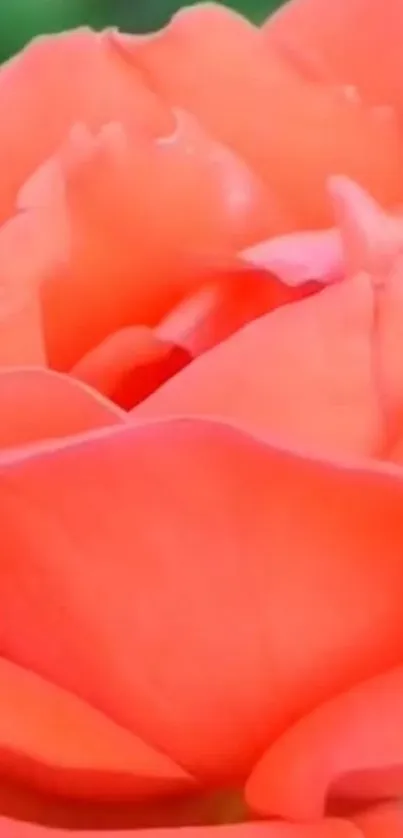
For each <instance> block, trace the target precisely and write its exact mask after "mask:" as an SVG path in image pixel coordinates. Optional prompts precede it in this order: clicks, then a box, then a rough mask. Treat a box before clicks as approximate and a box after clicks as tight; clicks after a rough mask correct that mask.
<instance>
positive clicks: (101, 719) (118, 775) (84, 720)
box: [0, 658, 193, 800]
mask: <svg viewBox="0 0 403 838" xmlns="http://www.w3.org/2000/svg"><path fill="white" fill-rule="evenodd" d="M0 685H1V689H0V771H1V772H2V774H5V775H6V776H7V777H8V779H10V778H13V779H19V780H22V781H24V782H25V783H29V784H30V785H31V786H32V785H33V786H34V788H39V789H46V790H51V791H53V792H56V793H57V794H64V795H68V796H73V797H75V796H78V797H84V798H86V797H90V798H91V797H92V798H101V799H102V798H106V799H109V800H113V799H116V798H118V799H122V798H123V799H124V798H133V797H142V796H144V795H149V794H151V795H154V794H157V793H162V792H164V793H169V792H172V791H178V790H182V789H187V788H189V787H191V786H192V785H193V781H192V778H191V777H190V776H189V775H188V774H187V773H186V772H185V771H183V770H182V769H181V768H180V767H179V766H176V765H175V763H174V762H172V761H171V760H169V759H168V757H166V756H164V755H163V754H160V753H158V752H157V751H155V750H154V749H153V748H152V747H150V746H149V745H147V744H146V743H145V742H142V741H141V740H140V739H138V738H136V737H134V736H133V735H132V734H130V733H128V732H127V731H125V730H123V729H122V728H120V727H119V726H118V725H116V724H114V722H113V721H111V720H110V719H108V718H107V717H106V716H103V715H102V714H101V713H99V712H98V711H97V710H95V709H94V708H92V707H91V706H89V705H88V704H86V703H84V702H82V701H81V700H79V699H78V698H76V697H75V696H73V695H71V694H70V693H68V692H65V691H63V690H61V689H60V688H59V687H56V686H54V685H53V684H52V683H50V682H48V681H46V680H43V679H41V678H39V677H38V676H37V675H34V674H33V673H32V672H29V671H27V670H24V669H21V668H20V667H18V666H16V665H15V664H13V663H10V661H7V660H4V659H3V658H0Z"/></svg>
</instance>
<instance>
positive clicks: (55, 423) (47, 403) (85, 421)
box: [0, 368, 125, 448]
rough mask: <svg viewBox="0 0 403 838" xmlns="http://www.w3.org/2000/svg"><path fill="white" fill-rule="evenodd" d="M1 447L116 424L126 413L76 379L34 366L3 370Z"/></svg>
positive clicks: (61, 436) (0, 385)
mask: <svg viewBox="0 0 403 838" xmlns="http://www.w3.org/2000/svg"><path fill="white" fill-rule="evenodd" d="M0 404H1V411H0V448H8V447H12V446H16V445H26V444H27V443H31V442H35V441H36V440H40V439H50V438H53V439H57V438H63V437H65V436H69V435H71V434H77V433H81V432H83V431H87V430H91V429H95V428H102V427H106V426H107V425H116V424H119V423H121V422H124V421H125V414H124V413H123V412H121V411H120V410H119V409H118V408H117V407H115V405H113V404H112V403H110V402H108V401H107V400H106V399H102V398H101V397H100V396H98V395H97V394H96V393H95V392H93V391H92V390H90V389H89V388H88V387H85V386H84V385H81V384H79V383H78V382H75V381H74V380H73V379H72V378H69V377H67V376H64V375H61V374H59V373H55V372H51V371H50V370H41V369H34V368H31V369H29V368H27V369H21V368H18V369H15V370H3V371H0Z"/></svg>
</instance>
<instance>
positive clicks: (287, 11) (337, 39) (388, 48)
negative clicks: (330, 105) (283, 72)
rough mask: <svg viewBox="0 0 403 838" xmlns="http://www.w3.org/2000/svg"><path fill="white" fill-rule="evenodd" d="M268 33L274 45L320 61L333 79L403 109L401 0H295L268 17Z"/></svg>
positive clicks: (327, 76)
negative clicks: (332, 1)
mask: <svg viewBox="0 0 403 838" xmlns="http://www.w3.org/2000/svg"><path fill="white" fill-rule="evenodd" d="M264 33H265V37H266V41H267V44H268V47H269V49H273V48H279V49H281V50H287V51H288V50H291V51H292V52H293V53H294V55H295V58H296V60H298V59H299V60H301V61H304V60H307V61H313V62H316V63H317V64H318V66H319V68H320V69H321V71H322V72H323V75H324V77H325V79H327V80H328V81H329V82H339V83H343V84H345V85H351V86H354V87H356V88H358V95H360V96H362V97H363V99H364V100H365V101H366V102H369V103H371V104H373V105H391V106H393V107H395V108H396V109H397V110H398V111H399V112H400V113H402V110H403V81H402V79H403V55H402V50H401V40H402V36H403V20H402V7H401V4H400V0H388V2H387V3H386V4H384V3H382V2H380V0H373V2H371V3H368V2H367V0H338V2H337V3H329V2H328V1H327V0H291V2H288V3H286V4H285V5H284V6H283V8H281V9H280V10H279V11H278V12H277V13H276V14H274V15H273V16H272V17H270V18H269V19H268V20H267V23H266V26H265V28H264ZM357 33H359V37H357Z"/></svg>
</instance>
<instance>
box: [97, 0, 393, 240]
mask: <svg viewBox="0 0 403 838" xmlns="http://www.w3.org/2000/svg"><path fill="white" fill-rule="evenodd" d="M325 2H326V0H325ZM396 2H397V0H396ZM113 39H114V41H115V43H116V44H117V45H118V46H119V47H120V49H121V51H122V53H123V54H125V55H126V57H127V61H128V63H129V64H130V66H132V67H135V68H136V69H140V70H141V71H142V72H144V73H145V75H146V78H147V80H148V81H149V83H150V84H151V85H152V87H153V89H154V90H157V91H158V92H159V93H160V95H161V96H162V97H163V98H164V100H165V101H166V102H167V103H169V104H171V105H174V106H178V105H179V106H180V107H183V108H185V109H187V110H189V111H191V112H192V113H193V114H195V116H196V117H197V118H198V119H199V120H200V121H201V123H202V124H203V125H205V126H206V127H207V128H208V129H209V130H210V131H212V133H213V135H214V136H216V137H218V138H219V139H221V140H222V141H224V142H225V143H226V144H228V145H229V146H230V147H232V148H233V149H235V150H236V151H237V152H238V153H240V154H241V155H242V156H244V157H245V159H246V160H247V161H248V162H249V163H250V164H251V165H252V166H253V167H254V169H255V171H256V172H258V173H259V174H260V175H261V176H262V177H263V179H264V180H265V182H266V183H267V184H268V187H269V188H270V190H271V193H272V195H273V206H276V207H277V212H276V214H275V215H274V216H273V219H272V233H276V232H282V231H286V230H289V231H290V230H293V229H295V227H301V228H302V229H304V228H305V229H306V228H308V229H309V228H313V229H314V228H316V227H318V226H325V225H326V224H327V223H328V222H329V221H330V206H329V204H328V202H327V199H326V194H325V180H326V178H327V177H328V176H329V175H330V174H333V173H335V172H343V173H345V174H347V175H350V176H351V177H354V178H355V179H357V180H358V181H359V182H361V183H362V184H363V185H366V186H367V187H368V188H370V189H371V190H373V192H374V194H375V195H376V196H377V197H378V198H379V199H381V200H383V201H386V202H392V203H393V202H395V201H398V200H399V197H400V198H401V195H402V192H403V165H402V153H401V149H402V137H401V132H400V129H399V125H398V123H397V121H396V120H395V118H394V114H393V112H392V113H390V112H389V111H385V110H379V109H378V110H376V109H371V108H369V107H366V106H363V104H362V103H361V102H360V100H359V97H358V98H357V97H356V96H354V95H353V96H352V95H351V89H350V88H349V87H348V86H346V85H344V86H343V85H342V84H340V85H337V84H332V85H328V84H327V80H326V79H323V77H322V75H321V73H319V74H318V72H317V68H316V66H314V67H312V66H311V62H310V61H309V58H308V60H307V61H305V60H303V61H300V60H294V56H293V55H292V54H291V55H290V52H289V51H284V50H279V49H278V48H277V46H276V45H275V46H274V47H273V48H268V46H267V43H266V39H265V37H264V35H262V33H261V32H260V30H258V29H256V28H255V27H253V26H252V25H251V24H249V23H247V22H246V21H245V20H244V19H243V18H242V17H241V16H239V15H236V14H235V13H234V12H231V11H230V10H228V9H225V8H224V7H222V6H220V5H218V4H214V3H204V4H196V5H194V6H192V7H190V8H189V9H185V10H183V11H180V12H179V13H178V14H177V15H176V16H175V17H174V18H173V20H172V22H171V23H170V25H169V26H168V27H166V28H165V29H164V30H163V31H161V32H158V33H156V34H153V35H150V36H145V37H144V36H142V37H136V36H133V37H130V36H120V35H119V34H116V35H114V36H113ZM314 65H315V62H314ZM262 115H265V116H263V117H262Z"/></svg>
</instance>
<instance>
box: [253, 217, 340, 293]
mask: <svg viewBox="0 0 403 838" xmlns="http://www.w3.org/2000/svg"><path fill="white" fill-rule="evenodd" d="M242 256H243V258H244V259H245V261H246V262H247V263H248V264H251V265H255V267H256V268H260V269H264V270H266V271H270V273H272V274H274V275H275V276H277V277H278V278H279V279H281V280H282V281H283V282H284V283H285V284H286V285H289V286H291V287H294V286H296V287H298V286H300V285H303V284H304V283H306V282H312V281H315V282H320V283H323V284H328V283H331V282H335V281H336V280H340V279H342V278H343V275H344V268H345V265H344V255H343V250H342V243H341V239H340V233H339V231H338V230H333V229H332V230H317V231H314V232H304V233H290V234H289V235H288V236H278V237H277V238H271V239H269V240H268V241H266V242H259V244H256V245H254V246H253V247H250V248H249V249H248V250H246V251H244V253H243V254H242Z"/></svg>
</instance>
